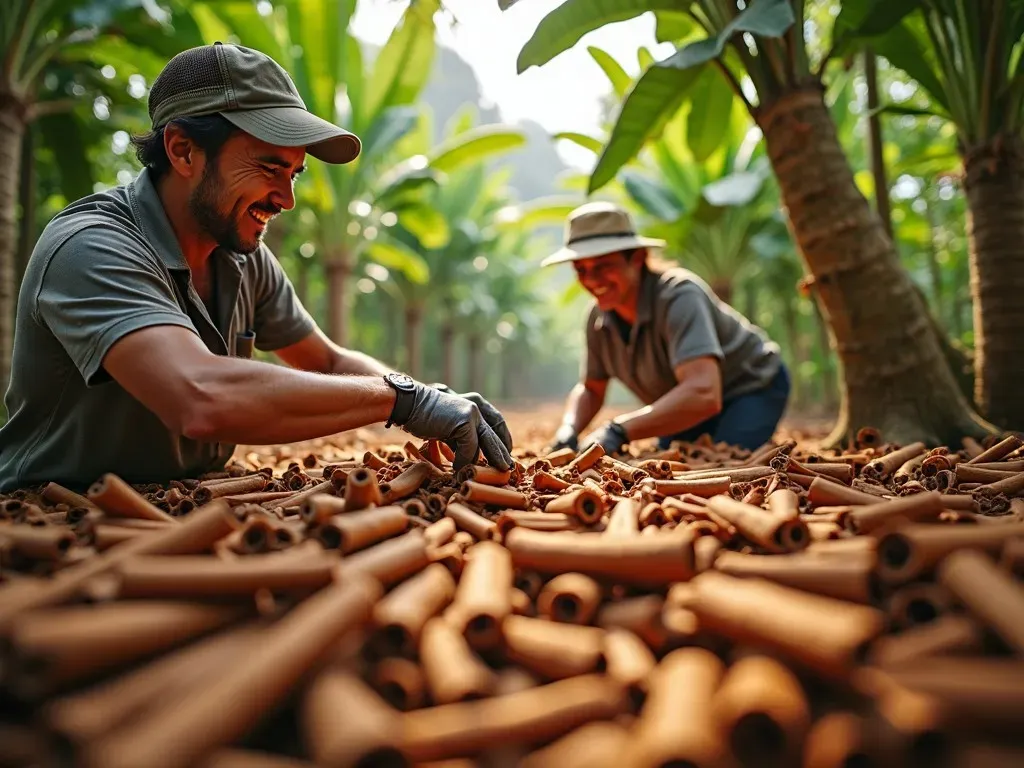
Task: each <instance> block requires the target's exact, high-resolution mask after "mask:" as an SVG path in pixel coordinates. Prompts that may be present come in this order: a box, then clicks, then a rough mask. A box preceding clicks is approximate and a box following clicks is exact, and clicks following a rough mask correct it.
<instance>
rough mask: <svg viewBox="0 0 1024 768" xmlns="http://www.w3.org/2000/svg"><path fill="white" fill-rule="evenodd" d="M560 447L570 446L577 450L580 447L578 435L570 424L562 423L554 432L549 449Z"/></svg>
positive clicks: (556, 449)
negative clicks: (553, 438)
mask: <svg viewBox="0 0 1024 768" xmlns="http://www.w3.org/2000/svg"><path fill="white" fill-rule="evenodd" d="M562 448H572V449H573V450H574V451H578V450H579V448H580V436H579V435H578V434H576V430H575V429H573V426H572V424H563V425H562V426H560V427H559V428H558V431H557V432H555V440H554V442H553V443H551V448H550V450H551V451H560V450H561V449H562Z"/></svg>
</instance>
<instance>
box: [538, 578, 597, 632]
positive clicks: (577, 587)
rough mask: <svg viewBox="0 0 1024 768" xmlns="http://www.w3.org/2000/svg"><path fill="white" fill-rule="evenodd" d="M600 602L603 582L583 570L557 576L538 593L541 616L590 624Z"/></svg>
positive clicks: (573, 622) (552, 619) (571, 622)
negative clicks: (600, 582)
mask: <svg viewBox="0 0 1024 768" xmlns="http://www.w3.org/2000/svg"><path fill="white" fill-rule="evenodd" d="M600 604H601V587H600V585H599V584H598V583H597V582H596V581H594V580H593V579H592V578H590V577H589V576H585V575H584V574H582V573H563V574H561V575H559V576H555V578H553V579H552V580H551V581H549V582H548V583H547V584H545V585H544V588H543V589H542V590H541V591H540V594H539V595H538V596H537V612H538V613H539V614H540V615H541V616H543V617H544V618H546V619H550V620H551V621H562V622H567V623H569V624H589V623H590V621H591V619H593V618H594V614H595V613H597V608H598V606H599V605H600Z"/></svg>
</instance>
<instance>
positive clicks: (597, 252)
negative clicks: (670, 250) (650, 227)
mask: <svg viewBox="0 0 1024 768" xmlns="http://www.w3.org/2000/svg"><path fill="white" fill-rule="evenodd" d="M664 247H665V241H664V240H656V239H655V238H653V237H639V236H635V235H613V236H610V237H595V238H593V239H592V240H584V241H583V242H581V243H575V244H573V245H571V246H569V245H567V246H566V247H565V248H562V249H560V250H558V251H555V252H554V253H553V254H551V255H550V256H548V257H547V258H546V259H544V261H542V262H541V263H540V265H541V266H542V267H550V266H551V265H552V264H562V263H563V262H566V261H579V260H580V259H592V258H594V257H595V256H604V255H605V254H606V253H615V252H616V251H625V250H628V249H630V248H664Z"/></svg>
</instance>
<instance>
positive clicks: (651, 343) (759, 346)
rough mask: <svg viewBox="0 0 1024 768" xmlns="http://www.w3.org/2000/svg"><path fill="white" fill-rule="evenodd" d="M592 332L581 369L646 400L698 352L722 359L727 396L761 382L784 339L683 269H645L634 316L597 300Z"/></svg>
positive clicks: (774, 365) (671, 383) (774, 368)
mask: <svg viewBox="0 0 1024 768" xmlns="http://www.w3.org/2000/svg"><path fill="white" fill-rule="evenodd" d="M586 338H587V349H586V353H585V355H584V359H583V365H582V371H581V375H582V376H583V377H584V378H586V379H598V380H604V379H610V378H612V377H614V378H617V379H619V380H620V381H621V382H622V383H623V384H625V385H626V387H627V388H628V389H629V390H630V391H631V392H633V394H635V395H636V396H637V397H638V398H639V399H640V400H641V402H643V403H645V404H650V403H653V402H654V401H655V400H657V399H659V398H660V397H662V396H663V395H664V394H666V393H667V392H668V391H669V390H671V389H672V388H673V387H675V386H676V384H677V383H678V382H677V381H676V377H675V373H674V369H675V368H676V366H678V365H679V364H680V363H683V362H686V361H687V360H692V359H694V358H697V357H704V356H708V355H710V356H711V357H715V358H717V359H718V360H719V361H720V362H721V370H722V400H723V401H728V400H731V399H732V398H734V397H737V396H738V395H742V394H746V393H748V392H753V391H756V390H758V389H763V388H764V387H766V386H767V385H768V384H769V383H770V382H771V380H772V378H773V377H774V376H775V374H776V373H777V372H778V370H779V366H780V365H781V357H780V356H779V347H778V345H777V344H775V343H774V342H772V341H770V340H769V339H768V337H767V336H766V335H765V333H764V331H762V330H761V329H760V328H758V327H757V326H755V325H752V324H751V323H750V322H749V321H748V320H747V319H746V318H745V317H743V316H742V315H741V314H740V313H739V312H737V311H736V310H735V309H733V308H732V307H730V306H729V305H728V304H726V303H725V302H723V301H721V300H720V299H719V298H718V297H717V296H715V294H714V293H713V292H712V291H711V289H710V288H709V287H708V285H707V284H706V283H705V282H704V281H703V280H701V279H700V278H699V277H697V275H695V274H694V273H692V272H690V271H688V270H685V269H669V270H666V271H665V272H664V273H662V274H657V273H654V272H650V271H648V270H646V269H645V270H644V273H643V276H642V278H641V283H640V296H639V300H638V303H637V318H636V323H635V324H634V325H630V324H628V323H626V322H625V321H624V320H623V319H622V318H621V317H619V316H618V315H617V314H615V313H614V312H602V311H601V310H599V309H598V308H597V306H596V305H595V306H594V307H593V309H591V311H590V316H589V318H588V319H587V337H586Z"/></svg>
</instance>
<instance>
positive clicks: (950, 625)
mask: <svg viewBox="0 0 1024 768" xmlns="http://www.w3.org/2000/svg"><path fill="white" fill-rule="evenodd" d="M983 640H984V636H983V634H982V631H981V627H979V626H978V623H977V622H976V621H974V619H972V618H970V617H967V616H958V615H956V614H946V615H945V616H940V617H938V618H937V619H935V621H932V622H929V623H927V624H919V625H918V626H915V627H911V628H910V629H908V630H906V631H905V632H901V633H900V634H898V635H886V636H884V637H881V638H879V639H878V640H876V641H875V643H874V645H873V646H872V647H871V656H870V658H869V660H870V662H871V663H872V664H875V665H877V666H879V667H894V666H899V665H900V664H903V663H905V662H908V661H912V660H915V659H918V658H922V657H928V656H946V655H967V654H977V653H980V652H981V650H982V643H983Z"/></svg>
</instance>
